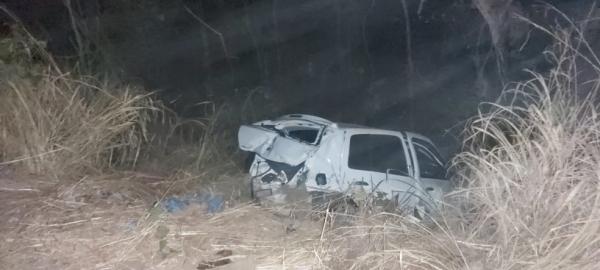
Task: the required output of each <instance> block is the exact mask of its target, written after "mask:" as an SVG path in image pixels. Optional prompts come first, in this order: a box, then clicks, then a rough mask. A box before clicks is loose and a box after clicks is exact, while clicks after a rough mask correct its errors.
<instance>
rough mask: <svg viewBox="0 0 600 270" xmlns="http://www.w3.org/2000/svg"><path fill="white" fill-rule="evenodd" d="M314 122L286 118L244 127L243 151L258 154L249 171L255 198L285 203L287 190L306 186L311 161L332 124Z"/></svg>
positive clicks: (241, 137) (239, 139) (242, 129)
mask: <svg viewBox="0 0 600 270" xmlns="http://www.w3.org/2000/svg"><path fill="white" fill-rule="evenodd" d="M311 120H312V119H304V118H302V117H297V118H294V117H283V119H278V120H274V121H271V120H267V121H261V122H258V123H255V124H252V125H243V126H241V127H240V130H239V132H238V141H239V147H240V149H242V150H244V151H248V152H253V153H254V154H255V157H254V160H253V162H252V165H251V166H250V169H249V174H250V176H251V187H252V188H251V191H252V195H253V197H254V198H270V199H271V200H274V201H278V202H279V201H284V200H285V197H286V194H287V193H288V192H287V190H289V189H296V188H297V187H298V186H300V185H303V184H304V182H305V180H306V175H307V172H308V168H307V166H306V164H307V161H309V159H310V158H312V157H313V156H314V154H315V153H316V152H317V151H318V149H319V145H320V142H321V138H322V136H323V133H324V131H325V129H326V128H327V126H328V124H329V123H327V122H324V121H325V120H324V119H319V118H317V119H316V120H317V121H311ZM321 120H322V121H321Z"/></svg>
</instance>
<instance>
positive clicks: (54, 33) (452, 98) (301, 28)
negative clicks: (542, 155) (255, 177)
mask: <svg viewBox="0 0 600 270" xmlns="http://www.w3.org/2000/svg"><path fill="white" fill-rule="evenodd" d="M477 2H486V3H488V7H490V8H493V9H492V10H491V12H490V14H491V16H496V17H497V18H496V19H498V21H497V22H498V24H496V25H494V26H493V27H490V26H491V25H490V23H489V22H490V21H489V20H485V17H484V16H483V15H485V14H484V13H483V12H482V10H481V8H478V6H477ZM503 3H509V5H506V6H503V7H498V6H499V5H500V6H502V5H501V4H503ZM548 4H551V5H554V6H556V7H557V8H558V9H560V10H562V11H563V12H564V13H565V14H567V15H568V16H570V17H572V18H574V20H575V22H580V20H582V19H583V18H585V17H586V16H587V15H590V14H591V15H594V14H596V9H597V8H596V7H595V6H594V4H595V1H583V0H582V1H575V0H572V1H549V2H545V3H542V2H538V1H529V0H521V1H518V0H514V1H500V0H488V1H483V0H475V1H467V0H465V1H450V0H405V1H402V0H373V1H370V0H306V1H298V0H245V1H244V0H201V1H191V0H145V1H142V0H137V1H135V0H71V1H70V2H66V1H61V0H10V1H8V2H6V1H5V5H6V7H8V9H10V10H11V11H12V12H14V13H15V14H16V15H17V16H18V17H19V18H20V19H21V20H22V21H23V23H24V24H25V25H26V26H27V27H28V28H29V29H30V30H31V31H32V32H33V33H34V34H35V35H36V36H38V37H39V38H40V39H43V40H46V41H48V48H49V50H50V51H51V52H52V53H53V54H54V55H56V56H57V58H58V59H60V60H61V61H64V62H69V61H70V62H75V60H77V59H79V60H80V61H79V65H80V67H81V69H82V70H84V71H87V72H90V73H93V72H94V73H95V72H102V73H106V74H111V75H112V76H117V77H118V78H120V79H124V80H126V81H131V82H137V83H141V84H143V85H144V86H146V87H147V88H148V89H151V90H156V91H159V94H160V96H161V98H162V99H163V100H164V101H165V103H166V104H168V105H169V106H171V107H172V108H173V109H175V110H176V111H177V112H178V113H179V114H180V115H182V116H184V117H197V116H203V114H204V113H205V111H204V110H202V109H199V106H197V104H199V103H202V102H204V101H212V102H216V103H222V102H227V101H229V100H232V99H237V100H246V101H247V102H251V103H252V104H253V105H254V107H255V108H258V110H260V111H261V113H260V115H261V116H268V117H276V116H278V115H280V114H283V113H308V114H315V115H319V116H322V117H325V118H329V119H331V120H334V121H342V122H354V123H359V124H366V125H370V126H374V127H381V128H390V129H402V130H412V131H416V132H420V133H423V134H425V135H428V136H430V137H432V138H433V139H434V140H436V141H437V142H438V144H440V145H441V146H442V148H443V151H445V152H448V151H450V149H451V148H453V147H455V146H456V142H457V141H456V132H450V133H448V131H449V130H450V131H452V130H460V129H461V128H462V127H463V126H464V121H465V120H466V119H467V118H468V117H469V116H472V115H473V114H475V113H476V112H477V109H478V104H479V103H480V102H482V101H494V100H495V99H496V98H497V97H498V95H499V93H500V91H501V90H502V88H503V87H504V86H506V85H507V83H509V82H511V81H515V80H521V79H524V78H527V73H526V72H525V71H524V70H526V69H530V70H535V71H538V72H544V71H545V70H547V69H548V68H550V67H551V64H550V62H549V61H547V59H546V57H545V56H544V54H543V52H544V51H545V50H548V49H550V48H551V39H550V38H549V37H548V36H547V35H545V34H543V33H541V32H540V31H536V30H535V29H534V28H533V27H532V26H531V25H530V24H528V23H525V22H523V21H522V20H520V19H518V18H516V16H517V15H519V16H522V17H524V18H527V19H529V20H532V21H534V22H536V23H539V24H540V25H543V26H550V27H551V26H556V25H565V24H567V22H566V20H564V19H562V18H561V17H560V16H559V15H557V13H556V12H553V11H552V10H551V9H550V8H549V7H548ZM67 6H70V7H71V12H69V10H68V9H67V8H66V7H67ZM499 14H500V15H499ZM502 14H504V15H502ZM3 20H6V21H8V17H6V16H4V15H3ZM492 28H493V29H496V30H498V31H497V32H496V33H497V36H496V37H495V38H492V36H493V35H492V31H490V30H491V29H492ZM73 29H77V31H74V30H73ZM590 29H597V28H594V27H590ZM595 32H597V31H590V34H589V35H588V39H589V40H590V41H591V42H592V45H594V44H597V42H596V35H595V34H594V33H595ZM81 59H85V61H83V60H81ZM250 118H251V117H250ZM448 134H451V135H448Z"/></svg>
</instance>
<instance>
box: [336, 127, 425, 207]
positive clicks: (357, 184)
mask: <svg viewBox="0 0 600 270" xmlns="http://www.w3.org/2000/svg"><path fill="white" fill-rule="evenodd" d="M347 137H348V138H347V140H346V142H347V147H345V149H347V153H346V155H344V156H345V157H347V159H346V161H347V162H346V167H347V169H346V170H345V171H346V173H347V175H345V176H344V181H346V183H345V184H346V186H347V187H348V188H349V189H353V190H357V189H360V190H364V191H365V193H366V194H374V196H375V198H376V199H378V200H379V201H381V202H384V203H390V202H391V203H393V204H394V205H395V206H400V207H407V208H412V207H414V205H415V204H416V203H417V202H418V201H419V197H420V196H422V195H423V194H422V193H423V189H422V187H421V186H420V184H419V183H418V181H416V180H415V178H414V177H413V175H412V172H411V171H410V170H409V168H410V166H409V162H408V161H409V153H408V149H406V147H405V145H406V144H405V142H404V139H403V138H402V137H401V136H399V135H398V134H395V133H393V132H385V131H377V132H373V131H369V133H361V132H360V131H354V132H348V133H347ZM386 199H387V200H386Z"/></svg>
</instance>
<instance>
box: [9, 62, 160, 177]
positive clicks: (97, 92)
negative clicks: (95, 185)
mask: <svg viewBox="0 0 600 270" xmlns="http://www.w3.org/2000/svg"><path fill="white" fill-rule="evenodd" d="M151 110H153V106H152V100H151V99H150V98H149V96H148V95H147V94H142V92H141V91H140V90H139V89H135V88H130V87H120V86H114V85H109V84H108V83H98V82H94V81H91V80H89V79H85V78H76V77H74V76H71V75H69V74H58V73H56V72H55V71H47V72H44V73H43V74H38V75H37V76H36V77H28V78H20V77H17V78H16V80H11V81H8V82H7V83H6V84H3V89H1V91H0V141H1V144H0V153H1V154H0V155H1V156H2V157H3V160H4V161H3V162H2V165H9V164H10V165H16V166H23V167H25V168H26V169H27V170H28V171H29V172H33V173H48V174H56V173H62V172H67V171H71V172H72V171H77V170H80V169H83V168H86V169H100V168H106V167H109V166H112V165H116V164H118V165H123V164H135V162H136V160H137V157H138V155H139V151H140V146H141V144H142V142H143V141H144V140H145V138H146V134H145V129H146V123H147V122H148V121H149V120H150V115H151Z"/></svg>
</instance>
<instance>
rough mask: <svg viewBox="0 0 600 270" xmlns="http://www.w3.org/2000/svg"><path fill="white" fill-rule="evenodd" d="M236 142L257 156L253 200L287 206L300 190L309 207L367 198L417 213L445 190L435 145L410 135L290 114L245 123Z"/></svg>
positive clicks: (433, 203) (252, 173)
mask: <svg viewBox="0 0 600 270" xmlns="http://www.w3.org/2000/svg"><path fill="white" fill-rule="evenodd" d="M238 140H239V147H240V149H242V150H244V151H249V152H252V153H254V155H253V160H251V165H250V166H249V174H250V176H251V184H250V186H251V187H250V188H251V194H252V196H253V197H254V198H257V199H264V198H269V199H271V200H281V201H285V197H286V196H287V194H288V192H289V191H290V190H296V189H300V190H305V191H307V192H308V194H310V195H311V198H312V201H313V203H315V202H324V201H327V200H329V199H328V198H340V197H343V198H345V202H351V203H352V204H353V205H354V206H358V205H360V201H361V200H363V199H365V198H369V197H370V198H372V199H373V201H375V202H377V203H379V204H380V205H381V204H384V206H385V207H390V205H391V206H392V207H394V209H401V210H403V211H409V213H411V214H412V213H415V214H420V215H422V214H424V213H425V212H430V211H431V210H432V209H435V208H436V205H437V204H438V203H439V202H440V201H441V199H442V196H443V194H444V193H445V192H447V191H448V190H449V188H450V183H449V181H448V180H447V179H446V178H445V176H446V168H445V166H444V162H443V161H442V158H441V157H440V155H439V154H438V151H437V149H436V147H435V146H434V144H433V143H432V142H431V140H429V139H427V138H426V137H424V136H421V135H418V134H415V133H410V132H399V131H390V130H382V129H375V128H369V127H364V126H359V125H352V124H342V123H333V122H331V121H328V120H326V119H323V118H319V117H316V116H311V115H303V114H291V115H285V116H282V117H280V118H278V119H275V120H265V121H260V122H257V123H254V124H252V125H243V126H241V127H240V130H239V133H238ZM413 211H414V212H413Z"/></svg>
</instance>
